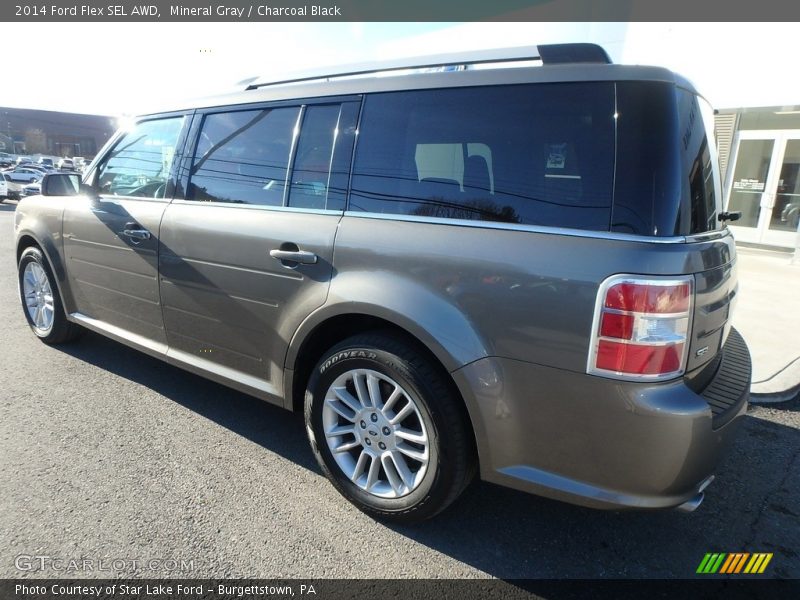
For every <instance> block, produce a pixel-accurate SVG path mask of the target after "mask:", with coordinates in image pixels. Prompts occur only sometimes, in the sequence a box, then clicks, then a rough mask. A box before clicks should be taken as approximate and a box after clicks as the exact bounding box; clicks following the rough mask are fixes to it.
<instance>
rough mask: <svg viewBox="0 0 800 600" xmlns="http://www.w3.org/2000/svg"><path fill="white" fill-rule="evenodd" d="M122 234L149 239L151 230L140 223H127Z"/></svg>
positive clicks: (138, 238) (139, 238) (137, 238)
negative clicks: (143, 227)
mask: <svg viewBox="0 0 800 600" xmlns="http://www.w3.org/2000/svg"><path fill="white" fill-rule="evenodd" d="M122 235H126V236H128V237H129V238H133V239H136V240H149V239H150V232H149V231H147V229H142V226H141V225H139V224H138V223H125V229H123V230H122Z"/></svg>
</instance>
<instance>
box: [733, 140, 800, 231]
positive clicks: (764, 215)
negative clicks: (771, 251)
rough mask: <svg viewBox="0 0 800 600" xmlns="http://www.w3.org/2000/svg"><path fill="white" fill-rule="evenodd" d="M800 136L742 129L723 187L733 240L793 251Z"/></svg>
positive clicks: (798, 215) (799, 207) (799, 205)
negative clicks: (734, 214)
mask: <svg viewBox="0 0 800 600" xmlns="http://www.w3.org/2000/svg"><path fill="white" fill-rule="evenodd" d="M799 171H800V134H799V133H798V132H797V131H742V132H740V133H739V141H738V146H737V151H736V156H735V164H734V169H733V173H732V176H731V178H730V184H729V186H728V189H729V194H728V204H727V206H728V208H727V210H729V211H741V212H742V217H741V219H740V220H738V221H735V222H733V223H731V225H730V226H731V229H732V231H733V232H734V235H735V236H736V239H737V240H740V241H744V242H752V243H760V244H767V245H775V246H786V247H793V246H794V245H795V240H796V236H797V232H798V224H799V223H798V221H800V177H798V175H800V173H799Z"/></svg>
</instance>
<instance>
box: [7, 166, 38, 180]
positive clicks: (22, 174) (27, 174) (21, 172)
mask: <svg viewBox="0 0 800 600" xmlns="http://www.w3.org/2000/svg"><path fill="white" fill-rule="evenodd" d="M5 174H6V175H8V178H9V179H10V180H11V181H16V182H18V183H33V182H35V181H39V180H40V179H41V178H42V177H43V176H44V173H43V172H42V171H39V170H37V169H28V168H24V167H23V168H19V167H18V168H16V169H14V170H13V171H6V173H5Z"/></svg>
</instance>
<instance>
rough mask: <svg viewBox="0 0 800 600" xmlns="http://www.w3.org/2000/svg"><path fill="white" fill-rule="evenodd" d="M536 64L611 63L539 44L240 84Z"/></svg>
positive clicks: (581, 47)
mask: <svg viewBox="0 0 800 600" xmlns="http://www.w3.org/2000/svg"><path fill="white" fill-rule="evenodd" d="M529 60H540V61H542V64H543V65H553V64H559V65H563V64H575V63H595V64H610V63H611V59H610V58H609V57H608V54H606V51H605V50H603V48H601V47H600V46H598V45H597V44H542V45H539V46H519V47H516V48H495V49H491V50H473V51H468V52H451V53H447V54H435V55H431V56H416V57H409V58H401V59H394V60H388V61H379V62H368V63H359V64H355V65H344V66H341V65H340V66H333V67H328V68H323V69H315V70H313V71H307V72H303V73H296V74H295V75H293V76H288V78H286V79H263V78H260V77H258V78H253V79H246V80H244V81H242V82H241V83H242V84H248V85H247V87H246V88H245V89H247V90H255V89H258V88H262V87H268V86H273V85H285V84H290V83H304V82H309V81H320V80H327V79H340V78H345V77H357V76H360V75H371V74H378V73H391V72H392V71H405V70H411V69H431V68H436V67H462V66H467V65H479V64H489V63H506V62H520V61H529Z"/></svg>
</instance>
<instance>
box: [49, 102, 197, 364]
mask: <svg viewBox="0 0 800 600" xmlns="http://www.w3.org/2000/svg"><path fill="white" fill-rule="evenodd" d="M183 124H184V117H183V116H177V117H170V118H164V119H154V120H149V121H144V122H140V123H138V124H137V125H135V126H134V127H133V128H132V129H131V131H129V132H128V133H126V134H124V135H122V136H121V137H120V138H119V140H118V141H117V142H116V143H114V145H113V146H112V147H111V148H110V149H109V150H108V151H107V152H106V154H105V156H104V157H103V158H102V159H101V161H100V163H99V164H98V166H97V168H96V169H95V171H94V173H92V174H90V178H89V181H91V182H92V184H91V185H92V188H93V190H94V192H93V193H90V194H85V195H81V196H75V197H71V198H70V199H69V201H68V202H66V204H65V210H64V225H63V227H64V254H65V257H66V265H67V276H68V280H69V285H70V288H71V290H72V293H73V297H74V300H75V309H76V311H75V312H77V313H78V315H77V317H78V318H79V319H80V320H82V321H83V322H85V323H87V324H89V325H95V326H97V327H99V328H101V329H104V330H107V331H111V332H112V333H115V334H117V335H119V336H121V337H125V338H126V339H130V340H133V341H136V342H138V343H140V344H143V345H145V346H149V347H152V348H153V349H156V350H158V351H162V352H165V351H166V342H167V338H166V335H165V333H164V323H163V319H162V315H161V302H160V298H159V285H158V251H159V226H160V224H161V217H162V216H163V214H164V210H165V208H166V207H167V205H168V204H169V198H170V197H171V195H172V188H173V187H174V186H172V185H171V181H172V165H173V160H174V157H175V151H176V147H177V145H178V140H179V138H180V134H181V131H182V128H183Z"/></svg>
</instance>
